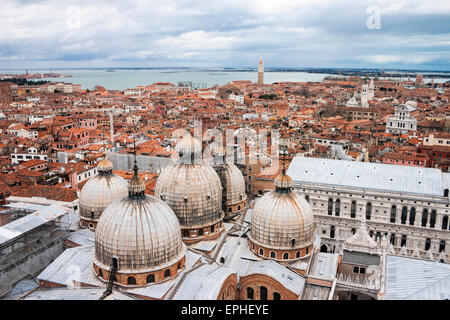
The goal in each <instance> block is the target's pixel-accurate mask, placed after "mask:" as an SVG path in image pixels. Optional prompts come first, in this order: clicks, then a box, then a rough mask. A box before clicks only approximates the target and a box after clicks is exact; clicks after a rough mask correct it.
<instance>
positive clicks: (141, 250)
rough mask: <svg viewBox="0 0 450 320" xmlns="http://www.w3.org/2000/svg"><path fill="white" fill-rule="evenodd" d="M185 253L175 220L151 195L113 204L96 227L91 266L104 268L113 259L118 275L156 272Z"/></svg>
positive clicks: (162, 203) (163, 205)
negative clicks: (115, 259)
mask: <svg viewBox="0 0 450 320" xmlns="http://www.w3.org/2000/svg"><path fill="white" fill-rule="evenodd" d="M185 252H186V247H185V245H184V244H183V243H182V241H181V232H180V224H179V222H178V219H177V217H176V216H175V214H174V213H173V211H172V209H171V208H170V207H169V206H168V205H167V204H165V203H164V202H163V201H161V200H159V199H157V198H155V197H153V196H145V195H144V197H143V198H138V199H132V198H126V199H124V200H122V201H119V202H115V203H113V204H111V205H110V206H108V208H107V209H106V210H105V211H104V213H103V214H102V216H101V218H100V220H99V222H98V224H97V229H96V232H95V260H94V263H95V264H97V265H98V266H99V267H101V268H104V269H109V267H110V265H111V261H112V259H113V258H117V259H118V266H119V271H120V272H128V273H142V272H148V271H152V270H158V269H161V268H164V267H167V266H170V265H172V264H173V263H176V262H177V261H178V260H180V259H182V258H183V256H184V255H185Z"/></svg>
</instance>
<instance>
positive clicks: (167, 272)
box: [164, 269, 170, 278]
mask: <svg viewBox="0 0 450 320" xmlns="http://www.w3.org/2000/svg"><path fill="white" fill-rule="evenodd" d="M167 277H170V269H167V270H166V271H164V278H167Z"/></svg>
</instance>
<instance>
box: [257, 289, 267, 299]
mask: <svg viewBox="0 0 450 320" xmlns="http://www.w3.org/2000/svg"><path fill="white" fill-rule="evenodd" d="M259 299H260V300H267V288H266V287H263V286H261V287H259Z"/></svg>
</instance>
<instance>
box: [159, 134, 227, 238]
mask: <svg viewBox="0 0 450 320" xmlns="http://www.w3.org/2000/svg"><path fill="white" fill-rule="evenodd" d="M179 144H180V145H179ZM179 144H177V146H176V148H175V149H176V150H177V151H178V152H182V153H183V157H185V158H184V159H182V158H179V159H178V160H177V161H176V162H174V163H171V164H169V165H168V166H167V167H165V168H164V169H163V170H162V172H161V174H160V175H159V177H158V180H157V181H156V185H155V196H156V197H157V198H159V199H162V200H164V201H165V202H166V203H167V204H168V205H169V206H170V207H171V208H172V209H173V211H174V212H175V214H176V215H177V217H178V220H179V222H180V224H181V229H182V231H183V240H185V241H186V240H200V239H203V238H211V237H212V235H213V234H218V232H221V231H222V230H223V228H222V218H223V212H222V186H221V182H220V178H219V176H218V175H217V173H216V172H215V171H214V169H213V168H212V167H211V166H210V165H208V164H206V163H204V162H203V161H202V159H201V158H200V159H199V161H197V160H196V161H193V162H189V161H188V159H191V158H190V156H191V155H192V153H189V152H194V153H195V152H201V144H200V143H199V142H198V140H196V139H194V138H192V137H190V136H187V135H186V136H185V137H184V138H183V139H182V140H181V141H180V143H179ZM186 152H188V153H186Z"/></svg>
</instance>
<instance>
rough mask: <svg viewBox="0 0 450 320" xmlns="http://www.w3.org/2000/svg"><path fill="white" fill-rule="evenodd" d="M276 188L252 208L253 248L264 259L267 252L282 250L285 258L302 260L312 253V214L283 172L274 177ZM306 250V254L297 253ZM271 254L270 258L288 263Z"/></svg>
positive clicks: (250, 236) (250, 238)
mask: <svg viewBox="0 0 450 320" xmlns="http://www.w3.org/2000/svg"><path fill="white" fill-rule="evenodd" d="M275 185H276V188H275V190H274V191H271V192H269V193H266V194H265V195H264V196H263V197H262V198H260V199H258V200H257V201H256V203H255V206H254V208H253V212H252V216H251V227H250V235H249V240H250V242H251V243H252V249H253V250H254V251H256V252H257V254H258V255H263V256H268V253H269V252H268V251H270V250H275V251H277V250H278V251H279V250H284V251H287V252H285V253H282V254H288V256H289V258H288V259H294V258H300V257H303V256H304V254H308V253H310V252H311V251H312V250H310V249H312V244H313V242H314V216H313V212H312V210H311V207H310V206H309V204H308V202H307V201H306V200H305V199H304V198H303V197H301V196H300V195H299V194H297V193H295V192H293V191H292V180H291V178H290V177H289V176H287V175H285V174H284V172H283V173H282V174H280V175H279V176H278V177H277V178H276V180H275ZM256 248H258V250H257V249H256ZM305 248H307V250H306V252H304V251H301V252H300V254H297V252H296V251H298V250H300V249H305ZM260 249H262V250H260ZM264 249H266V250H264ZM274 254H276V256H274V257H272V258H279V259H280V260H287V259H286V258H280V256H279V255H277V253H276V252H274Z"/></svg>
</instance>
